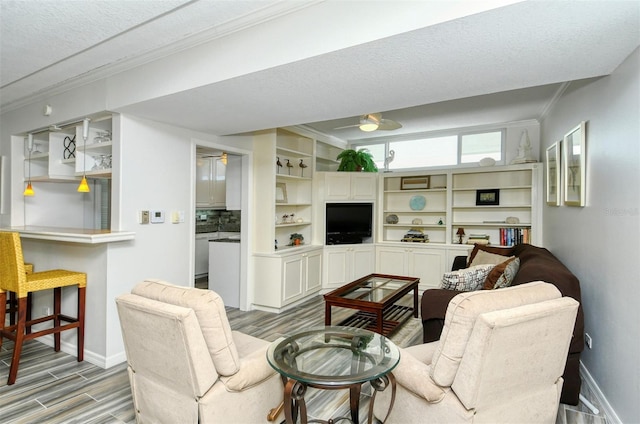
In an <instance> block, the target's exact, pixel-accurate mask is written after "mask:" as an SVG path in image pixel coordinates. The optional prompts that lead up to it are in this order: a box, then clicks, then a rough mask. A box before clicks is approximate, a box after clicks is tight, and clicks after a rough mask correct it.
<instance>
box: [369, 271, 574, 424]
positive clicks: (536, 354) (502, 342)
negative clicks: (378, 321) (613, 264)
mask: <svg viewBox="0 0 640 424" xmlns="http://www.w3.org/2000/svg"><path fill="white" fill-rule="evenodd" d="M577 310H578V302H576V301H575V300H574V299H572V298H569V297H561V295H560V292H559V291H558V289H557V288H556V287H555V286H553V285H552V284H548V283H544V282H541V281H537V282H532V283H527V284H522V285H518V286H514V287H509V288H506V289H500V290H479V291H474V292H468V293H462V294H460V295H458V296H456V297H455V298H453V300H451V302H450V303H449V306H448V309H447V313H446V317H445V324H444V329H443V332H442V336H441V338H440V340H439V341H437V342H433V343H426V344H423V345H419V346H413V347H410V348H407V349H404V350H402V352H401V358H400V363H399V364H398V366H397V367H396V369H395V370H394V371H393V375H394V376H395V378H396V382H397V393H396V398H395V403H394V405H393V409H392V410H391V413H390V414H389V417H388V419H387V420H386V421H385V422H386V423H402V424H408V423H425V422H429V423H500V422H502V423H515V422H517V423H525V422H531V423H555V420H556V415H557V411H558V406H559V403H560V392H561V390H562V383H563V380H562V377H561V376H562V373H563V370H564V365H565V361H566V359H567V352H568V349H569V342H570V341H571V337H572V332H573V326H574V323H575V319H576V313H577ZM389 392H390V390H385V391H384V392H381V393H379V394H378V396H379V398H378V399H376V402H375V407H374V413H375V415H376V418H378V419H381V420H382V419H384V418H385V415H386V413H387V410H388V407H389V402H390V400H391V397H390V393H389Z"/></svg>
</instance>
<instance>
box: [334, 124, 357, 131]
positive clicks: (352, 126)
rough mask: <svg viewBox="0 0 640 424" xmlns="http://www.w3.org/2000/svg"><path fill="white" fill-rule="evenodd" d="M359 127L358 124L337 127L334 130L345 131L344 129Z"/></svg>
mask: <svg viewBox="0 0 640 424" xmlns="http://www.w3.org/2000/svg"><path fill="white" fill-rule="evenodd" d="M359 126H360V124H354V125H345V126H344V127H337V128H334V130H343V129H345V128H355V127H359Z"/></svg>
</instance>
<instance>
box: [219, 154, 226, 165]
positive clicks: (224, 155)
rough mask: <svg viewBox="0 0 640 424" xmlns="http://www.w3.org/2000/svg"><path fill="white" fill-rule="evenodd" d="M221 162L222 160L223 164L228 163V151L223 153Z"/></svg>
mask: <svg viewBox="0 0 640 424" xmlns="http://www.w3.org/2000/svg"><path fill="white" fill-rule="evenodd" d="M220 162H222V163H223V164H225V165H226V164H227V154H226V153H222V156H220Z"/></svg>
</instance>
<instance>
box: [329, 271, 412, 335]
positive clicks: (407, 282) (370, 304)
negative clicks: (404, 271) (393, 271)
mask: <svg viewBox="0 0 640 424" xmlns="http://www.w3.org/2000/svg"><path fill="white" fill-rule="evenodd" d="M419 283H420V279H419V278H414V277H401V276H397V275H386V274H370V275H367V276H366V277H362V278H360V279H358V280H356V281H353V282H351V283H349V284H346V285H344V286H342V287H340V288H338V289H336V290H333V291H332V292H329V293H327V294H325V295H324V301H325V316H324V324H325V325H331V307H332V306H338V307H341V308H349V309H356V310H357V311H358V312H356V313H355V314H353V315H352V316H350V317H349V318H347V319H345V320H343V321H342V322H340V323H339V324H337V325H344V326H349V327H358V328H365V329H367V330H371V331H375V332H376V333H378V334H383V335H385V336H387V335H389V334H391V333H392V332H393V331H394V330H395V329H396V328H397V327H398V326H399V325H400V324H402V323H403V322H404V321H406V320H407V319H409V318H410V317H411V316H412V315H413V316H414V317H416V318H417V317H418V284H419ZM412 290H413V308H411V307H410V306H403V305H398V304H397V303H398V301H399V300H400V299H402V298H403V297H404V296H405V295H407V294H408V293H409V292H410V291H412Z"/></svg>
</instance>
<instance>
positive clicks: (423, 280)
mask: <svg viewBox="0 0 640 424" xmlns="http://www.w3.org/2000/svg"><path fill="white" fill-rule="evenodd" d="M407 253H408V256H409V257H408V269H407V272H408V276H409V277H417V278H419V279H420V288H421V289H426V288H437V287H440V281H442V274H444V270H445V259H446V254H445V252H444V250H441V249H417V248H409V249H408V252H407Z"/></svg>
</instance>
